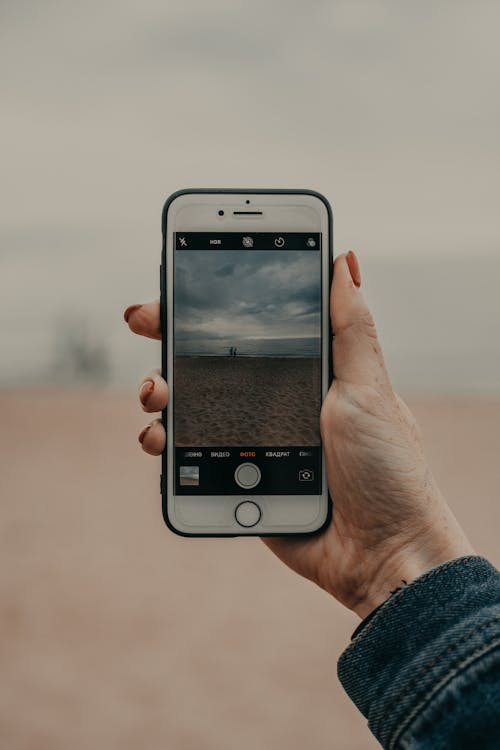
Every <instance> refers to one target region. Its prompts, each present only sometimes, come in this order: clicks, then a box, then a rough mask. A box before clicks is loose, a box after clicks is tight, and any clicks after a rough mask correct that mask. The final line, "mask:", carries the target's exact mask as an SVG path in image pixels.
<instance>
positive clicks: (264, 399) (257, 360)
mask: <svg viewBox="0 0 500 750" xmlns="http://www.w3.org/2000/svg"><path fill="white" fill-rule="evenodd" d="M175 372H176V377H175V383H174V387H175V415H174V416H175V431H176V444H177V445H178V446H198V445H202V446H231V445H249V446H259V445H261V446H273V445H276V446H279V445H319V443H320V433H319V411H320V404H321V400H320V396H319V394H320V389H321V379H320V378H321V362H320V359H319V358H312V357H297V358H288V357H287V358H284V357H184V356H182V357H176V361H175Z"/></svg>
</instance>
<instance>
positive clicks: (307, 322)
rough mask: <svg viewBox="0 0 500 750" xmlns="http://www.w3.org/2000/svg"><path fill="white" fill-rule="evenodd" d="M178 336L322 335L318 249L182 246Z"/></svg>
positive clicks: (177, 275)
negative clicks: (231, 248) (196, 248)
mask: <svg viewBox="0 0 500 750" xmlns="http://www.w3.org/2000/svg"><path fill="white" fill-rule="evenodd" d="M174 304H175V330H176V338H177V340H183V341H188V340H189V339H193V340H194V339H199V337H200V335H202V336H204V337H205V338H213V339H217V338H220V339H222V338H228V337H235V338H238V339H251V338H262V337H263V338H286V339H290V338H298V337H319V336H320V313H321V253H320V252H318V251H310V250H309V251H288V252H287V251H274V250H272V251H252V250H241V251H225V250H222V251H221V250H218V251H213V252H207V251H203V250H200V251H196V250H190V251H177V252H176V256H175V282H174Z"/></svg>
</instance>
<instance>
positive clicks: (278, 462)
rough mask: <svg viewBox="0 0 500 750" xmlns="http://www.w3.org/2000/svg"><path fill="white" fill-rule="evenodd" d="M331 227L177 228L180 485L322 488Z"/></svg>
mask: <svg viewBox="0 0 500 750" xmlns="http://www.w3.org/2000/svg"><path fill="white" fill-rule="evenodd" d="M321 240H322V237H321V233H297V232H296V233H286V232H284V233H281V234H280V233H269V232H256V233H253V234H251V235H250V234H249V233H246V234H245V233H238V232H219V233H215V232H213V233H212V232H206V233H205V232H175V233H174V236H173V247H174V264H173V268H174V279H173V290H174V292H173V308H174V319H173V331H174V342H173V347H174V368H173V409H174V414H173V426H174V450H175V492H176V494H179V495H214V494H216V495H238V494H245V495H248V494H269V495H283V494H294V495H300V494H303V495H319V494H320V493H321V491H322V476H321V464H322V461H321V440H320V430H319V414H320V408H321V401H322V395H321V392H322V388H321V385H322V382H321V381H322V377H321V371H322V364H321V363H322V337H321V331H322V298H321V297H322V292H321V290H322V262H321V259H322V252H321Z"/></svg>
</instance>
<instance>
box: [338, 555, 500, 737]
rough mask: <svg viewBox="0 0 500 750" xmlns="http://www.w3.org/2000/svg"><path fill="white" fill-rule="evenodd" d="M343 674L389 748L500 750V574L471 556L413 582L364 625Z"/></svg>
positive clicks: (345, 684) (346, 658) (342, 667)
mask: <svg viewBox="0 0 500 750" xmlns="http://www.w3.org/2000/svg"><path fill="white" fill-rule="evenodd" d="M338 675H339V679H340V681H341V683H342V685H343V687H344V689H345V690H346V692H347V693H348V695H349V696H350V698H351V699H352V700H353V701H354V703H355V704H356V705H357V707H358V708H359V710H360V711H361V712H362V713H363V714H364V716H365V717H366V718H367V719H368V726H369V728H370V730H371V731H372V732H373V734H374V735H375V737H376V738H377V739H378V740H379V742H380V743H381V744H382V746H383V747H384V748H388V750H402V749H403V748H404V750H429V749H430V748H432V750H440V749H441V748H442V749H443V750H445V748H446V750H449V748H462V750H468V749H469V748H471V749H472V748H474V750H476V748H477V749H478V750H479V748H480V749H481V750H490V749H493V748H500V573H499V572H498V571H497V569H496V568H494V567H493V565H491V564H490V563H489V562H488V561H487V560H485V559H484V558H481V557H477V556H470V557H459V558H457V559H455V560H450V561H449V562H446V563H444V564H442V565H439V566H438V567H436V568H433V569H432V570H429V571H427V573H424V574H423V575H421V576H420V577H419V578H416V579H415V580H414V581H411V582H410V583H409V584H407V585H406V586H404V587H403V588H402V589H400V590H399V591H397V592H396V593H395V594H394V595H393V596H391V597H390V598H389V599H388V600H387V601H386V602H385V603H384V604H383V605H382V606H381V607H379V608H378V610H377V611H376V612H375V613H374V615H373V616H372V617H370V619H369V620H367V621H366V624H365V625H364V626H363V624H362V626H361V628H358V629H357V631H355V634H354V636H353V641H352V642H351V644H350V645H349V646H348V648H346V650H345V651H344V652H343V653H342V655H341V656H340V659H339V662H338Z"/></svg>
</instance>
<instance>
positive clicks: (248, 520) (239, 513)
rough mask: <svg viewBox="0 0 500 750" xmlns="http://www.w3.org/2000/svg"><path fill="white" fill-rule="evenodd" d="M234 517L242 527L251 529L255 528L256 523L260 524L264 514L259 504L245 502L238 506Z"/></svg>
mask: <svg viewBox="0 0 500 750" xmlns="http://www.w3.org/2000/svg"><path fill="white" fill-rule="evenodd" d="M234 515H235V517H236V520H237V521H238V523H239V525H240V526H247V527H249V526H255V524H256V523H259V521H260V517H261V515H262V513H261V510H260V508H259V506H258V505H257V503H252V502H251V501H250V500H245V501H244V502H243V503H240V504H239V505H238V506H236V510H235V511H234Z"/></svg>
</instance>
